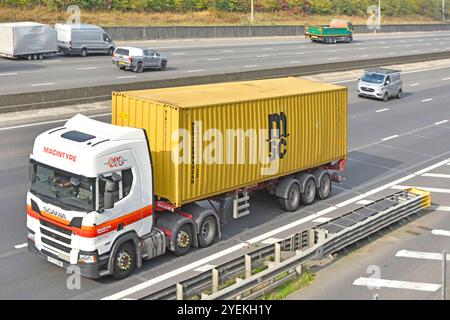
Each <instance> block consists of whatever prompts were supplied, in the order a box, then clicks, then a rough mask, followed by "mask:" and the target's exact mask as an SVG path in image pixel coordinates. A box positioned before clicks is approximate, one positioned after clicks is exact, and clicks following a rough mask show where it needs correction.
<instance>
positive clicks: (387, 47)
mask: <svg viewBox="0 0 450 320" xmlns="http://www.w3.org/2000/svg"><path fill="white" fill-rule="evenodd" d="M390 48H391V47H389V46H386V47H383V49H390Z"/></svg>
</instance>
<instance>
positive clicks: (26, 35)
mask: <svg viewBox="0 0 450 320" xmlns="http://www.w3.org/2000/svg"><path fill="white" fill-rule="evenodd" d="M57 52H58V44H57V37H56V30H55V29H53V28H52V27H50V26H48V25H45V24H40V23H35V22H12V23H0V56H2V57H6V58H11V59H18V58H25V59H28V60H37V59H43V58H44V56H46V55H48V54H53V53H57Z"/></svg>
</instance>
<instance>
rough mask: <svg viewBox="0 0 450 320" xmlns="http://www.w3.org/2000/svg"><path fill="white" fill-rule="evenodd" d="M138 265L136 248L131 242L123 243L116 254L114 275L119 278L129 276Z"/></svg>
mask: <svg viewBox="0 0 450 320" xmlns="http://www.w3.org/2000/svg"><path fill="white" fill-rule="evenodd" d="M135 266H136V250H135V249H134V248H133V246H132V245H131V243H130V242H125V243H122V244H121V245H120V246H119V248H118V249H117V251H116V253H115V255H114V270H113V277H114V278H115V279H117V280H120V279H124V278H126V277H128V276H129V275H130V274H131V272H133V270H134V267H135Z"/></svg>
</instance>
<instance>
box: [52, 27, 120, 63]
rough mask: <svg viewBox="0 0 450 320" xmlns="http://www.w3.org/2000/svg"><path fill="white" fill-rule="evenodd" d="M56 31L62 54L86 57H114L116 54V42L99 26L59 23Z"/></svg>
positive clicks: (59, 49)
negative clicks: (98, 55)
mask: <svg viewBox="0 0 450 320" xmlns="http://www.w3.org/2000/svg"><path fill="white" fill-rule="evenodd" d="M55 29H56V32H57V35H58V51H59V52H61V53H67V54H79V55H81V56H82V57H85V56H87V55H88V54H89V53H104V54H108V55H112V54H113V52H114V49H115V44H114V42H113V41H112V39H111V38H110V37H109V36H108V34H107V33H106V32H105V30H103V29H102V28H100V27H99V26H95V25H91V24H61V23H57V24H56V25H55Z"/></svg>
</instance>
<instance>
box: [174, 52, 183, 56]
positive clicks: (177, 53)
mask: <svg viewBox="0 0 450 320" xmlns="http://www.w3.org/2000/svg"><path fill="white" fill-rule="evenodd" d="M184 54H186V53H184V52H174V53H172V55H173V56H181V55H184Z"/></svg>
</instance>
